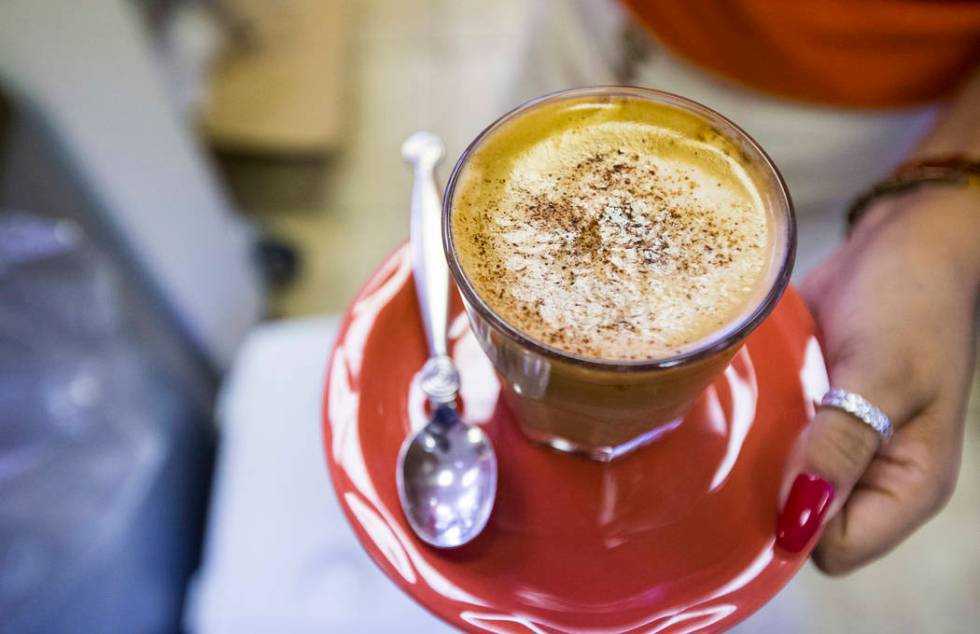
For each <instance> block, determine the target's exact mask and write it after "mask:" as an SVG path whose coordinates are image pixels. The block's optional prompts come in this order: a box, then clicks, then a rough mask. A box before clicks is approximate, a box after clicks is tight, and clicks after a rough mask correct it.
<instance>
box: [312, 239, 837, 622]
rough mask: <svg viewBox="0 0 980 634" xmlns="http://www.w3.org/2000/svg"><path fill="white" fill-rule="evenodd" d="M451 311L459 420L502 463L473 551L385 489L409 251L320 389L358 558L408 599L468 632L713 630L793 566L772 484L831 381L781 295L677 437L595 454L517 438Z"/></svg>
mask: <svg viewBox="0 0 980 634" xmlns="http://www.w3.org/2000/svg"><path fill="white" fill-rule="evenodd" d="M454 295H455V294H454ZM452 315H453V317H452V319H451V324H452V326H451V339H452V343H451V348H452V354H453V356H454V358H455V360H456V362H457V364H458V365H459V369H460V373H461V375H462V378H463V383H462V389H461V397H462V413H463V417H464V418H465V419H466V420H468V421H470V422H473V423H477V424H480V425H481V426H483V428H484V429H485V430H486V431H487V433H488V434H489V436H490V438H491V439H492V441H493V444H494V447H495V448H496V451H497V457H498V462H499V468H500V476H499V477H500V480H499V486H498V493H497V500H496V506H495V508H494V512H493V516H492V517H491V519H490V523H489V524H488V526H487V528H486V530H485V531H484V533H483V534H482V535H480V536H479V537H478V538H477V539H476V540H475V541H474V542H472V543H471V544H469V545H467V546H464V547H463V548H460V549H457V550H453V551H440V550H436V549H433V548H430V547H428V546H426V545H425V544H424V543H422V542H421V541H419V540H418V539H416V538H415V537H414V535H413V534H412V532H411V530H410V529H409V527H408V524H407V522H406V521H405V518H404V517H403V515H402V513H401V510H400V508H399V504H398V495H397V492H396V491H395V459H396V456H397V455H398V449H399V447H400V446H401V443H402V440H403V439H404V438H405V436H406V434H408V433H409V429H410V428H413V429H414V428H416V427H419V426H421V425H423V424H424V423H425V413H424V399H423V396H422V393H421V391H420V390H419V388H418V385H417V374H418V372H419V370H420V369H421V367H422V364H423V362H424V361H425V340H424V336H423V334H422V327H421V323H420V321H419V316H418V310H417V305H416V300H415V291H414V288H413V285H412V276H411V266H410V261H409V257H408V251H407V249H405V248H402V249H400V250H399V251H397V252H396V253H395V254H393V255H392V256H391V257H389V258H388V260H387V261H386V262H385V263H384V264H383V265H382V266H381V268H380V269H379V270H378V271H377V272H376V273H375V274H374V276H373V277H372V278H371V280H370V281H369V282H368V283H367V285H366V286H365V287H364V289H363V290H362V291H361V292H360V294H359V295H358V296H357V299H356V300H355V301H354V303H353V304H352V305H351V307H350V309H349V310H348V312H347V315H346V316H345V318H344V321H343V324H342V325H341V327H340V332H339V334H338V338H337V343H336V347H335V349H334V352H333V356H332V357H331V360H330V364H329V368H328V375H327V381H326V398H325V403H324V411H323V416H324V419H323V420H324V423H323V429H324V438H325V448H326V456H327V463H328V465H329V469H330V476H331V478H332V480H333V485H334V488H335V489H336V492H337V495H338V497H339V499H340V503H341V506H342V507H343V509H344V511H345V513H346V514H347V518H348V520H349V521H350V523H351V525H352V526H353V528H354V531H355V532H356V533H357V536H358V538H359V539H360V541H361V543H362V544H363V546H364V548H365V549H366V550H367V552H368V554H369V555H370V556H371V557H372V558H373V559H374V561H375V562H376V563H377V564H378V565H379V566H380V567H381V569H382V570H384V572H385V573H386V574H387V575H388V576H389V577H391V579H392V580H393V581H394V582H395V583H396V584H398V585H399V586H400V587H401V588H402V589H403V590H405V592H407V593H408V594H409V595H411V596H412V598H414V599H415V600H416V601H418V602H419V603H420V604H422V605H423V606H425V607H426V608H428V609H429V610H431V611H432V612H434V613H435V614H437V615H438V616H440V617H442V618H443V619H445V620H446V621H448V622H449V623H451V624H453V625H455V626H457V627H459V628H462V629H464V630H468V631H472V632H523V633H526V632H535V633H539V632H603V633H613V632H658V633H662V632H670V633H679V632H700V631H718V630H723V629H726V628H728V627H731V626H732V625H734V624H735V623H737V622H738V621H740V620H742V619H744V618H745V617H746V616H748V615H749V614H751V613H752V612H754V611H755V610H756V609H758V608H759V607H760V606H761V605H762V604H763V603H765V602H766V601H767V600H769V599H770V598H771V597H772V596H773V595H775V594H776V592H777V591H778V590H779V589H780V588H781V587H782V586H783V585H785V584H786V582H787V581H788V580H789V579H790V577H792V575H793V574H794V573H795V572H796V570H797V569H798V568H799V567H800V565H801V564H802V563H803V560H804V559H805V557H806V555H807V553H806V552H803V553H799V554H797V555H792V556H790V555H787V554H786V553H784V552H782V551H780V550H778V549H775V548H774V544H773V530H774V525H775V518H776V512H777V505H778V502H777V489H778V486H779V481H780V476H781V473H782V469H783V465H784V463H785V460H786V456H787V454H788V452H789V449H790V447H791V445H792V443H793V440H794V439H795V438H796V436H797V434H798V433H799V432H800V430H801V429H802V428H803V426H804V424H805V422H806V421H807V420H809V418H810V417H811V416H812V414H813V410H814V404H815V402H816V399H817V398H819V397H820V396H821V395H822V394H823V393H824V391H825V390H826V388H827V375H826V371H825V369H824V363H823V358H822V356H821V353H820V348H819V346H818V344H817V341H816V338H815V337H814V325H813V321H812V319H811V317H810V315H809V314H808V312H807V310H806V308H805V307H804V305H803V303H802V301H800V299H799V297H798V296H797V295H796V293H795V292H793V291H792V289H790V290H789V291H787V293H786V295H785V296H784V298H783V299H782V301H781V302H780V303H779V305H778V306H777V307H776V309H775V311H774V312H773V313H772V315H771V316H770V317H769V318H768V319H767V320H766V322H765V323H764V324H763V325H762V326H760V327H759V329H758V330H757V331H756V332H755V333H753V334H752V335H751V337H750V338H749V340H748V342H747V345H746V346H745V347H744V348H743V350H742V351H741V352H739V354H738V355H737V356H736V357H735V360H734V361H733V362H732V364H731V366H730V367H729V368H728V369H727V370H726V371H725V373H724V375H723V376H721V377H719V379H718V381H717V382H716V383H715V384H714V385H713V386H712V387H711V388H709V389H708V390H707V391H706V392H705V394H704V395H703V396H702V398H701V400H700V401H699V402H698V404H697V405H696V406H695V407H694V409H693V410H692V411H691V413H690V414H689V415H688V416H687V417H686V419H685V421H684V423H683V424H682V425H681V426H680V427H678V429H677V430H675V431H673V432H671V433H670V434H668V435H667V436H666V437H664V438H663V439H661V440H658V441H657V442H655V443H653V444H651V445H649V446H647V447H644V448H641V449H639V450H637V451H636V452H634V453H633V454H630V455H628V456H626V457H624V458H621V459H619V460H617V461H615V462H612V463H608V464H602V463H597V462H592V461H589V460H586V459H583V458H579V457H575V456H569V455H565V454H559V453H556V452H554V451H552V450H550V449H546V448H543V447H540V446H537V445H534V444H532V443H530V442H529V441H528V440H526V439H525V438H524V436H523V435H522V434H521V433H520V431H519V430H518V428H517V426H516V424H515V422H514V420H513V418H512V416H511V415H510V413H509V412H508V410H507V409H506V408H505V407H504V406H503V404H502V402H498V399H497V397H498V392H499V384H498V381H497V378H496V376H495V375H494V372H493V369H492V367H491V365H490V362H489V361H488V360H487V359H486V357H485V356H484V355H483V353H482V351H481V350H480V349H479V346H478V344H477V342H476V340H475V339H474V338H473V336H472V335H471V333H470V331H469V327H468V324H467V322H466V319H465V316H464V315H463V314H462V313H461V309H460V306H459V305H458V302H455V297H454V306H453V310H452Z"/></svg>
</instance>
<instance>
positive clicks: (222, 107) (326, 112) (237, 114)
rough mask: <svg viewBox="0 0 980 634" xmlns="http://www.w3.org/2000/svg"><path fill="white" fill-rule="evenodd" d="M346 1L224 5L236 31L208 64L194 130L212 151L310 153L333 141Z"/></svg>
mask: <svg viewBox="0 0 980 634" xmlns="http://www.w3.org/2000/svg"><path fill="white" fill-rule="evenodd" d="M348 4H349V3H348V0H277V1H276V2H269V1H268V0H226V2H225V8H226V10H227V11H228V12H229V14H231V15H233V16H235V19H236V21H237V22H238V23H239V24H241V25H242V26H243V29H239V30H240V31H243V32H244V36H239V37H234V38H232V39H231V40H230V43H229V46H228V47H227V50H226V51H225V53H224V54H223V55H222V56H221V58H220V59H219V61H218V63H217V64H216V65H215V69H214V75H213V77H212V82H211V86H210V90H209V97H208V100H207V104H206V106H205V108H204V110H203V113H202V118H201V125H202V128H203V131H204V133H205V135H206V136H207V138H208V139H209V141H210V142H211V143H212V145H214V146H215V147H216V148H217V149H219V150H229V151H242V152H254V153H263V154H317V153H324V152H328V151H330V150H331V149H333V148H334V147H335V146H336V145H337V144H338V143H339V142H340V140H341V132H342V129H343V123H342V122H343V119H344V112H343V107H342V106H343V102H344V99H343V93H344V87H345V86H344V84H345V81H344V79H345V78H344V74H345V73H344V71H345V68H346V66H347V55H346V53H347V46H346V41H347V36H348V32H349V30H350V20H349V14H350V11H349V8H350V7H349V6H348Z"/></svg>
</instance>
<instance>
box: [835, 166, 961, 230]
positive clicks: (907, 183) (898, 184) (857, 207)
mask: <svg viewBox="0 0 980 634" xmlns="http://www.w3.org/2000/svg"><path fill="white" fill-rule="evenodd" d="M930 183H944V184H954V185H966V186H967V187H969V188H971V189H980V161H978V160H977V159H975V158H970V157H967V156H963V155H959V154H953V155H949V156H941V157H936V158H927V159H920V160H915V161H910V162H908V163H903V164H902V165H900V166H899V167H898V169H896V170H895V171H894V172H893V173H892V175H891V176H889V177H888V178H885V179H884V180H882V181H879V182H878V183H877V184H876V185H874V186H873V187H871V188H870V189H869V190H867V191H866V192H864V193H863V194H861V195H860V196H858V197H857V199H855V201H854V203H853V204H851V207H850V208H849V209H848V210H847V226H848V230H851V229H853V228H854V226H855V225H856V224H857V222H858V221H859V220H860V219H861V216H863V215H864V212H865V211H866V210H867V209H868V207H869V206H870V205H871V203H872V202H874V201H876V200H878V199H879V198H883V197H885V196H893V195H896V194H902V193H905V192H908V191H911V190H913V189H916V188H918V187H920V186H922V185H926V184H930Z"/></svg>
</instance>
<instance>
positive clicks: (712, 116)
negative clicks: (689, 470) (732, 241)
mask: <svg viewBox="0 0 980 634" xmlns="http://www.w3.org/2000/svg"><path fill="white" fill-rule="evenodd" d="M598 95H603V96H625V97H637V98H641V99H647V100H650V101H655V102H657V103H661V104H666V105H670V106H676V107H678V108H680V109H682V110H685V111H687V112H692V113H694V114H696V115H700V116H702V117H704V118H706V119H707V120H708V121H712V120H718V121H721V122H722V123H723V124H725V125H727V126H728V127H729V128H731V130H732V131H734V132H735V134H736V135H739V136H740V137H741V138H740V139H739V140H741V141H744V142H745V143H746V144H747V145H748V146H749V147H750V148H751V149H752V150H754V151H755V152H756V154H757V155H758V157H759V158H760V159H761V161H760V163H761V165H762V168H763V169H764V170H767V171H768V172H770V173H771V174H772V176H773V177H774V181H775V183H776V191H775V192H774V193H775V195H776V197H777V200H778V202H779V203H780V204H779V206H780V207H781V208H782V209H783V210H784V212H785V220H786V222H785V234H786V235H785V245H786V247H785V251H784V253H783V258H782V262H780V263H779V271H778V273H777V274H776V276H775V278H774V279H773V283H772V287H771V288H770V289H769V292H768V293H766V295H765V297H763V298H762V299H761V300H760V301H759V303H758V305H756V307H755V308H754V309H753V310H752V311H751V312H750V313H749V314H748V315H746V316H745V317H744V318H743V319H742V320H741V321H739V322H737V323H736V325H734V326H732V325H731V324H730V325H729V326H728V332H727V333H726V334H725V335H724V336H722V337H719V338H717V339H710V338H709V339H708V340H707V341H705V342H704V343H703V344H701V345H698V346H696V347H694V348H692V349H690V350H687V351H684V352H681V353H679V354H675V355H670V356H667V357H662V358H657V359H599V358H596V357H586V356H582V355H577V354H574V353H571V352H567V351H565V350H562V349H560V348H557V347H554V346H550V345H548V344H546V343H544V342H541V341H537V340H536V339H533V338H531V337H530V336H528V335H527V334H525V333H523V332H521V331H520V330H518V329H517V328H515V327H514V326H512V325H510V324H509V323H508V322H507V321H506V320H505V319H504V318H503V317H501V316H500V315H498V314H497V312H496V311H494V310H493V309H492V308H490V306H489V305H487V303H486V302H485V301H484V300H483V298H482V297H480V295H479V293H477V292H476V289H474V288H473V285H472V284H471V283H470V280H469V278H468V277H467V275H466V272H465V271H464V270H463V267H462V265H461V264H460V262H459V260H458V259H457V258H456V256H455V254H456V247H455V244H454V241H453V235H452V234H453V232H452V224H451V223H452V201H453V197H454V194H455V190H456V183H457V180H458V178H459V175H460V173H461V172H462V169H463V167H464V166H465V165H466V162H467V160H468V159H469V157H470V156H471V155H472V154H473V153H474V152H475V151H476V150H477V149H478V148H479V147H480V146H481V145H482V143H483V141H484V140H486V139H487V137H489V136H490V135H491V134H492V133H493V132H494V131H496V130H497V129H498V128H499V127H501V126H502V125H504V124H505V123H507V122H508V121H510V120H512V119H514V118H515V117H517V116H519V115H521V114H523V113H524V112H526V111H528V110H532V109H534V108H537V107H539V106H541V105H543V104H545V103H550V102H554V101H563V100H568V99H574V98H577V97H590V96H598ZM442 243H443V249H444V250H445V255H446V261H447V262H448V264H449V270H450V271H451V272H452V276H453V278H454V279H455V281H456V286H457V288H459V291H460V293H462V295H463V299H464V301H465V302H466V303H467V304H469V305H470V306H471V307H472V308H473V309H474V310H476V311H477V312H479V314H480V316H481V317H483V318H484V319H485V320H487V321H488V322H489V323H490V324H491V325H492V326H493V327H495V328H497V329H499V330H501V331H502V332H504V333H505V334H506V335H507V336H509V337H511V338H512V339H514V340H516V341H517V342H518V343H520V345H522V346H523V347H525V348H528V349H530V350H532V351H533V352H535V353H537V354H540V355H542V356H544V357H547V358H551V359H556V360H559V361H562V362H565V363H571V364H574V365H577V366H581V367H585V368H588V369H593V370H601V371H607V372H608V371H614V372H615V371H620V372H642V371H650V370H665V369H668V368H673V367H677V366H680V365H685V364H689V363H692V362H696V361H699V360H701V359H705V358H708V357H712V356H714V355H715V354H718V353H720V352H722V351H724V350H727V349H728V348H729V347H731V346H732V345H733V344H734V343H735V342H738V341H741V340H743V339H744V338H745V337H746V336H748V335H749V333H751V332H752V331H753V330H755V329H756V327H758V326H759V324H761V323H762V321H763V320H765V318H766V317H767V316H768V315H769V313H770V312H772V309H773V308H775V306H776V304H777V303H778V302H779V299H780V298H781V297H782V295H783V291H784V290H785V289H786V286H787V285H788V284H789V279H790V275H791V274H792V271H793V262H794V260H795V257H796V217H795V214H794V211H793V201H792V199H791V198H790V195H789V190H788V188H787V187H786V182H785V181H784V180H783V177H782V174H780V173H779V170H778V169H776V165H775V163H773V161H772V159H771V158H770V157H769V155H768V154H767V153H766V151H765V150H763V149H762V147H761V146H760V145H759V144H758V143H757V142H756V141H755V139H753V138H752V137H751V135H749V134H748V133H747V132H746V131H745V130H743V129H742V128H740V127H739V126H738V125H737V124H735V123H734V122H733V121H731V120H730V119H728V118H727V117H725V116H724V115H722V114H719V113H718V112H715V111H714V110H712V109H711V108H708V107H707V106H705V105H703V104H700V103H698V102H696V101H693V100H691V99H688V98H686V97H682V96H680V95H675V94H674V93H670V92H666V91H663V90H657V89H654V88H640V87H636V86H588V87H582V88H570V89H566V90H559V91H555V92H551V93H548V94H545V95H542V96H540V97H536V98H534V99H531V100H530V101H526V102H524V103H522V104H520V105H519V106H517V107H515V108H513V109H511V110H510V111H508V112H506V113H505V114H503V115H501V116H500V117H499V118H497V119H496V120H495V121H494V122H493V123H491V124H490V125H488V126H487V127H486V128H484V129H483V131H481V132H480V134H478V135H477V136H476V138H475V139H473V141H472V142H470V144H469V145H468V146H467V147H466V149H465V150H463V153H462V154H461V155H460V157H459V159H458V160H457V161H456V165H455V166H454V167H453V171H452V172H451V174H450V176H449V182H448V184H447V185H446V191H445V193H444V195H443V199H442Z"/></svg>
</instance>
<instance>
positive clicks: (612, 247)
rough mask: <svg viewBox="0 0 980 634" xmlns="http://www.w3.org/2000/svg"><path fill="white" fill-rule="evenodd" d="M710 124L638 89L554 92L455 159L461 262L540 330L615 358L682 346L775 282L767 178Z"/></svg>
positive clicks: (538, 334)
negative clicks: (575, 95) (762, 187)
mask: <svg viewBox="0 0 980 634" xmlns="http://www.w3.org/2000/svg"><path fill="white" fill-rule="evenodd" d="M734 156H737V150H735V148H734V147H733V146H732V145H731V144H730V142H728V141H727V140H726V139H724V138H723V137H721V136H720V135H718V133H717V132H714V131H713V130H712V129H711V128H710V126H708V125H707V124H706V123H704V122H702V121H701V120H700V119H697V118H696V117H694V116H693V115H690V114H688V113H684V112H682V111H679V110H677V109H675V108H670V107H669V106H664V105H661V104H654V103H650V102H645V101H642V100H640V99H631V98H611V99H610V98H606V99H604V100H601V101H597V100H596V99H594V98H592V99H581V100H575V101H566V102H559V103H557V104H554V105H550V106H545V107H543V108H540V109H538V110H535V111H532V112H530V113H528V114H527V115H523V116H520V117H518V118H516V119H515V120H512V121H509V122H507V123H506V124H504V126H503V127H502V128H500V129H498V130H496V131H495V132H494V133H493V134H491V135H490V136H489V137H488V138H487V139H486V140H485V142H484V143H483V144H482V145H481V146H480V147H479V148H478V149H477V151H476V153H475V154H474V155H472V156H471V157H470V159H469V161H468V163H467V165H466V167H465V168H464V171H463V172H462V173H461V174H460V176H459V180H458V182H457V186H456V190H455V193H454V200H453V215H452V231H453V239H454V243H455V245H456V248H457V250H458V252H459V257H460V261H461V264H462V267H463V270H464V271H465V273H466V276H467V277H468V279H469V280H470V281H471V283H472V284H473V286H474V288H475V290H476V291H477V293H478V294H479V295H480V296H481V297H482V298H483V299H484V301H485V302H486V303H487V304H488V305H489V306H490V307H491V308H492V309H493V310H494V311H496V312H497V313H498V314H499V315H500V316H501V317H502V318H503V319H504V320H505V321H507V322H508V323H510V324H511V325H512V326H514V327H515V328H517V329H518V330H520V331H522V332H524V333H525V334H527V335H528V336H530V337H531V338H533V339H536V340H538V341H540V342H543V343H545V344H547V345H550V346H552V347H555V348H558V349H561V350H563V351H566V352H570V353H573V354H576V355H579V356H584V357H589V358H596V359H605V360H632V359H655V358H663V357H665V356H670V355H674V354H678V353H681V352H684V351H685V350H687V349H690V348H691V347H693V346H695V345H697V344H698V343H699V342H701V341H703V340H704V339H705V338H707V337H710V336H711V335H713V334H715V333H718V332H719V331H722V330H724V329H725V328H726V326H728V325H731V324H732V323H733V322H734V321H736V320H737V319H738V318H739V317H740V316H741V315H743V314H744V312H745V311H746V310H747V309H750V308H751V305H752V302H753V300H754V301H756V302H757V301H758V297H759V293H760V289H761V288H762V287H763V286H764V285H765V283H766V281H767V280H765V279H764V278H766V277H767V276H766V269H767V266H768V261H769V252H770V250H771V249H770V246H769V240H770V236H769V234H770V227H769V220H768V217H767V214H766V210H765V207H764V205H763V203H762V200H761V198H760V195H759V191H758V189H757V188H756V186H755V185H754V183H753V182H752V179H751V177H750V175H749V174H748V173H747V172H746V170H745V169H744V168H743V167H742V166H741V165H740V164H739V162H738V161H737V160H736V159H735V158H733V157H734Z"/></svg>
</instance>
